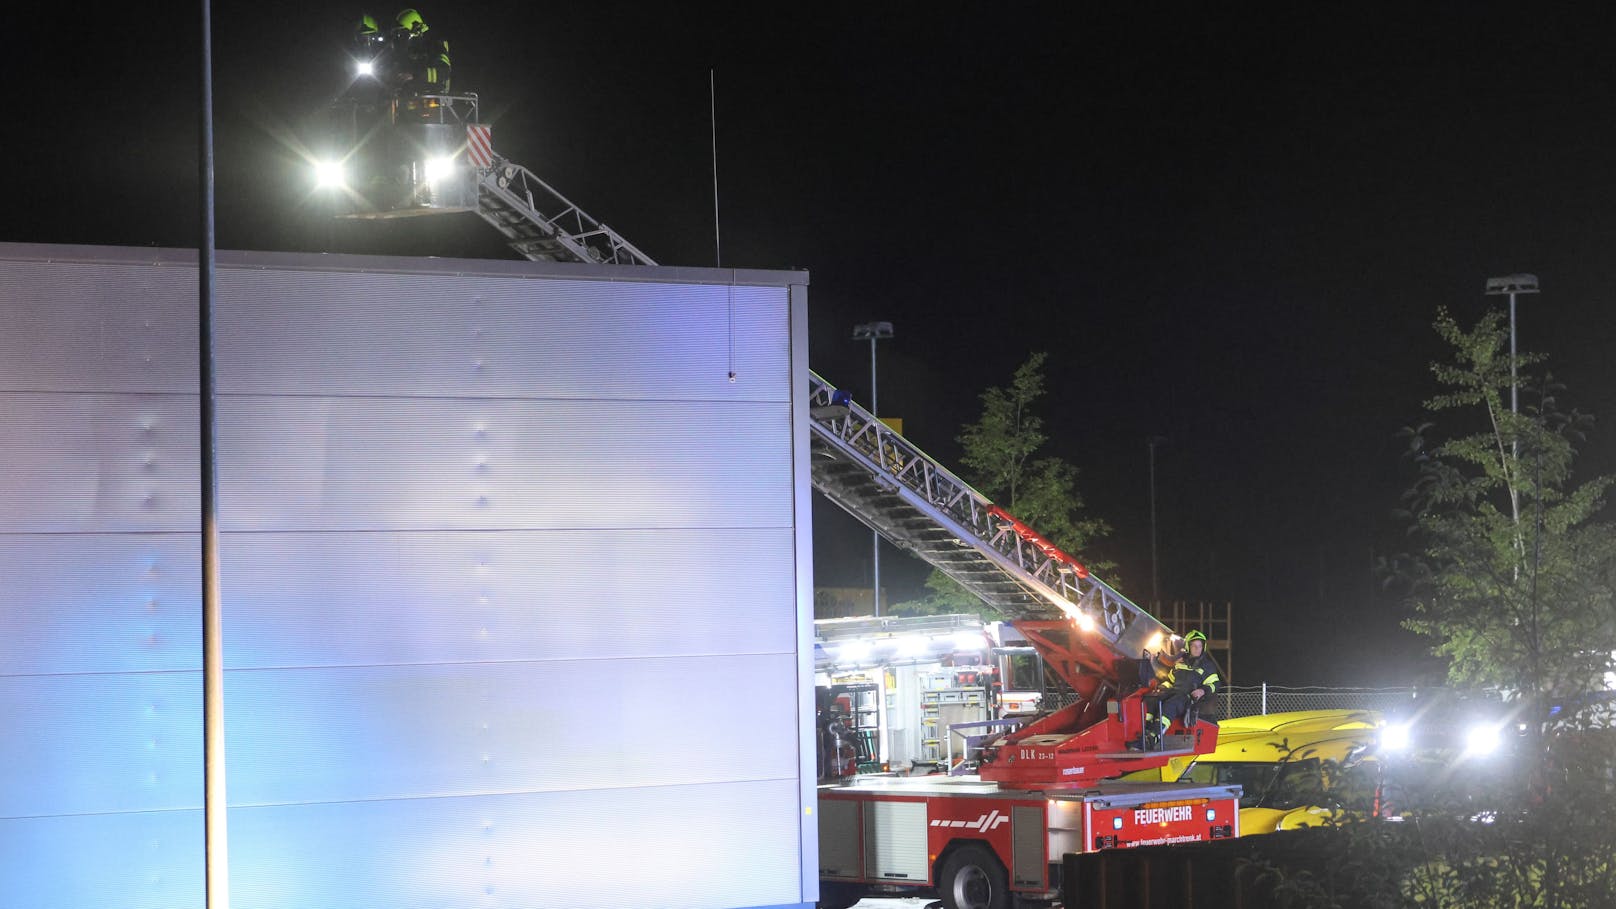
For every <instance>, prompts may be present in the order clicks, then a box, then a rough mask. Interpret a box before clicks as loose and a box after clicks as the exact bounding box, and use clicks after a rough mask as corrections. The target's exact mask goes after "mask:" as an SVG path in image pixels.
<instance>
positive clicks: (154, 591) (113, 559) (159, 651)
mask: <svg viewBox="0 0 1616 909" xmlns="http://www.w3.org/2000/svg"><path fill="white" fill-rule="evenodd" d="M199 551H200V544H199V542H198V537H197V535H196V534H194V533H192V534H183V533H178V534H6V535H0V609H3V616H4V628H5V632H4V634H3V635H0V638H3V640H0V654H3V658H0V677H4V676H25V675H36V674H49V673H85V672H103V673H104V672H129V671H154V670H186V669H198V668H200V666H201V661H202V658H201V649H200V648H201V639H202V628H201V622H200V619H199V616H200V614H201V613H200V607H199V605H198V603H199V602H200V593H199V592H198V590H199V585H200V583H201V581H200V578H199V570H198V567H197V566H198V565H199V559H198V552H199Z"/></svg>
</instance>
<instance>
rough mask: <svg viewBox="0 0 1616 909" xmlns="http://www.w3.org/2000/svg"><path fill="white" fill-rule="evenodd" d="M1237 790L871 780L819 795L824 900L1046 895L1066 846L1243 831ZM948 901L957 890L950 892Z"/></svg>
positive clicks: (1195, 838)
mask: <svg viewBox="0 0 1616 909" xmlns="http://www.w3.org/2000/svg"><path fill="white" fill-rule="evenodd" d="M1239 808H1240V787H1238V786H1204V785H1198V784H1193V783H1186V784H1174V783H1128V782H1121V781H1115V780H1106V781H1101V782H1098V783H1091V784H1088V785H1084V786H1081V787H1077V788H1070V789H1060V788H1053V789H1044V790H1037V789H1015V788H1005V787H1003V786H1001V785H999V784H996V783H991V782H984V781H982V780H980V779H977V778H972V777H942V776H933V777H867V778H856V779H853V780H849V781H844V782H843V783H841V784H838V785H834V786H826V787H823V788H821V789H820V792H819V864H820V870H819V873H820V879H821V882H822V884H821V886H822V887H823V888H824V894H825V895H824V896H822V898H821V905H822V906H835V905H839V904H840V903H842V902H845V901H846V900H845V899H840V900H839V899H838V896H842V897H854V896H855V895H862V894H864V893H868V892H871V891H873V890H891V891H901V890H904V889H907V888H935V889H936V890H938V891H939V893H941V894H942V896H943V899H944V902H945V904H947V905H950V906H957V905H975V901H973V900H972V899H971V898H970V894H969V892H968V890H969V887H970V885H971V883H972V881H973V880H976V879H988V878H995V877H998V876H1001V875H1002V878H1000V879H999V880H991V881H988V882H987V883H988V885H987V886H985V887H983V888H982V890H983V892H985V893H1005V892H1013V893H1019V894H1021V895H1023V896H1026V897H1032V898H1051V897H1053V896H1054V895H1055V894H1054V891H1056V890H1057V889H1058V888H1059V886H1060V881H1059V873H1060V864H1061V858H1062V856H1064V855H1065V854H1066V853H1069V852H1093V851H1096V850H1100V849H1113V848H1128V847H1132V846H1150V845H1165V844H1170V843H1197V842H1206V841H1210V840H1215V839H1224V838H1227V837H1233V836H1238V835H1239V834H1240V821H1239ZM951 897H953V898H951Z"/></svg>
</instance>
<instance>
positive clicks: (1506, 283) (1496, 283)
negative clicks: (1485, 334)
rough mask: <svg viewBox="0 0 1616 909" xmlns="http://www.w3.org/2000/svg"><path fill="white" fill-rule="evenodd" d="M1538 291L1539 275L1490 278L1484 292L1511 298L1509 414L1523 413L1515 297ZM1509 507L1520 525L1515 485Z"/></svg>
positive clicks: (1513, 446)
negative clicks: (1516, 351)
mask: <svg viewBox="0 0 1616 909" xmlns="http://www.w3.org/2000/svg"><path fill="white" fill-rule="evenodd" d="M1537 290H1538V288H1537V275H1528V274H1514V275H1505V276H1503V277H1501V278H1488V279H1487V289H1486V290H1484V291H1482V293H1483V294H1484V295H1485V296H1489V297H1501V296H1505V295H1508V296H1509V412H1510V413H1511V414H1519V413H1520V412H1521V410H1520V399H1519V392H1520V386H1519V381H1518V378H1517V374H1516V368H1515V362H1516V361H1515V295H1516V294H1535V293H1537ZM1510 435H1514V432H1513V431H1511V433H1510ZM1520 450H1521V446H1520V442H1519V441H1518V440H1517V441H1512V442H1511V443H1510V455H1511V456H1512V457H1519V456H1520ZM1511 469H1513V468H1511ZM1509 507H1510V511H1511V513H1512V514H1513V516H1514V518H1515V523H1516V524H1517V525H1519V524H1520V523H1521V503H1520V496H1519V495H1518V494H1517V492H1516V490H1515V484H1514V483H1511V484H1510V486H1509Z"/></svg>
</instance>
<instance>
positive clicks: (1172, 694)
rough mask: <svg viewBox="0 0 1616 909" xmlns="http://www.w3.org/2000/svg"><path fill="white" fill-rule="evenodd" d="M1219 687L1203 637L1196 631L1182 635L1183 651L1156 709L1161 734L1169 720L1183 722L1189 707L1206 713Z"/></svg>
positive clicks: (1220, 675) (1218, 676) (1219, 679)
mask: <svg viewBox="0 0 1616 909" xmlns="http://www.w3.org/2000/svg"><path fill="white" fill-rule="evenodd" d="M1222 684H1223V673H1222V671H1221V670H1219V669H1218V661H1217V660H1215V659H1213V658H1212V654H1211V653H1209V652H1208V651H1207V649H1206V635H1204V634H1202V633H1201V632H1200V631H1191V632H1190V633H1189V634H1186V635H1184V652H1183V653H1180V654H1179V655H1178V661H1177V662H1175V663H1174V664H1173V671H1172V672H1171V673H1170V674H1169V675H1168V676H1167V685H1166V686H1165V687H1166V688H1167V691H1168V693H1167V694H1165V695H1164V696H1163V697H1162V698H1161V703H1160V706H1159V707H1158V708H1157V709H1158V711H1159V712H1158V715H1157V722H1158V723H1160V724H1161V731H1162V732H1166V731H1167V727H1168V726H1169V725H1171V723H1172V721H1173V720H1178V719H1183V718H1184V716H1185V714H1187V713H1189V710H1190V706H1191V705H1192V704H1193V705H1198V709H1199V710H1200V711H1208V710H1210V709H1211V707H1212V705H1213V703H1214V698H1215V697H1216V696H1217V693H1218V687H1219V686H1221V685H1222Z"/></svg>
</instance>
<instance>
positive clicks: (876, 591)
mask: <svg viewBox="0 0 1616 909" xmlns="http://www.w3.org/2000/svg"><path fill="white" fill-rule="evenodd" d="M890 337H892V323H891V322H863V323H860V324H858V325H855V326H853V340H855V341H869V342H870V416H872V417H875V418H876V419H877V420H879V419H881V405H880V400H879V398H877V396H876V392H875V342H877V341H880V340H884V339H886V338H890ZM870 539H871V547H870V551H871V553H872V558H871V565H872V566H873V568H872V570H871V572H870V574H871V578H870V582H871V583H870V586H871V591H870V593H871V602H872V603H873V604H874V605H875V616H876V618H880V617H881V534H880V533H878V532H876V531H871V532H870Z"/></svg>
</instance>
